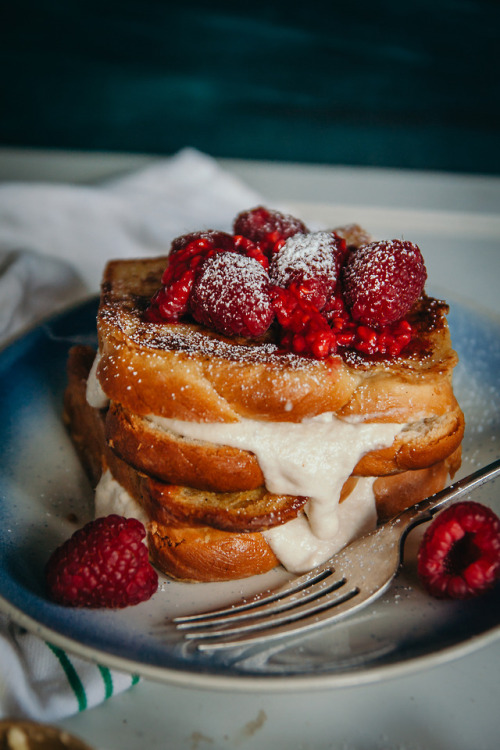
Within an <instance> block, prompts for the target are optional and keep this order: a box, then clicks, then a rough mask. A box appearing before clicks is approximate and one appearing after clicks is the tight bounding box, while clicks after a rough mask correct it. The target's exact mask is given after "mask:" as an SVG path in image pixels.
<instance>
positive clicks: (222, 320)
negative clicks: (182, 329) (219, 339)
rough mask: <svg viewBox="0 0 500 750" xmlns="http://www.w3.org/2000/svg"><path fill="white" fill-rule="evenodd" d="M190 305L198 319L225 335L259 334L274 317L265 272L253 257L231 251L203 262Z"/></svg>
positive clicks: (254, 335)
mask: <svg viewBox="0 0 500 750" xmlns="http://www.w3.org/2000/svg"><path fill="white" fill-rule="evenodd" d="M190 306H191V313H192V315H193V317H194V319H195V320H197V321H198V323H201V324H202V325H205V326H207V327H208V328H213V329H215V330H216V331H219V332H220V333H224V334H226V335H228V336H235V335H236V336H245V337H258V336H261V335H262V334H264V333H265V332H266V331H267V329H268V328H269V326H270V325H271V322H272V320H273V317H274V311H273V307H272V302H271V294H270V284H269V276H268V274H267V272H266V271H265V269H264V268H263V267H262V265H261V264H260V263H259V262H258V261H257V260H255V259H254V258H249V257H247V256H245V255H239V254H237V253H231V252H230V253H218V254H217V255H212V256H211V257H210V258H207V259H206V260H205V261H204V262H203V264H202V266H201V267H200V271H199V275H198V277H197V280H196V282H195V284H194V286H193V290H192V293H191V299H190Z"/></svg>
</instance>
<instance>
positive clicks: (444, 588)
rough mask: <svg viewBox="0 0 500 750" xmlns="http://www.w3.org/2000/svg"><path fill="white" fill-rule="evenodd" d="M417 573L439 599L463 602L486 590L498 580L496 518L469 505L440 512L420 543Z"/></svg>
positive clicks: (484, 509)
mask: <svg viewBox="0 0 500 750" xmlns="http://www.w3.org/2000/svg"><path fill="white" fill-rule="evenodd" d="M418 573H419V576H420V578H421V580H422V583H423V585H424V586H425V588H426V589H427V590H428V591H429V593H430V594H432V595H433V596H436V597H438V598H440V599H467V598H471V597H473V596H477V595H478V594H481V593H483V592H484V591H487V590H488V589H490V588H491V587H492V586H493V585H494V583H495V581H496V580H497V578H498V577H499V576H500V519H499V518H498V516H496V515H495V513H494V512H493V511H492V510H491V509H490V508H487V507H486V506H484V505H481V504H480V503H476V502H472V501H464V502H461V503H456V504H455V505H452V506H451V507H449V508H447V509H446V510H444V511H442V512H441V513H440V514H439V515H438V516H437V518H435V519H434V521H433V522H432V523H431V525H430V526H429V528H428V529H427V530H426V532H425V534H424V537H423V539H422V543H421V545H420V549H419V553H418Z"/></svg>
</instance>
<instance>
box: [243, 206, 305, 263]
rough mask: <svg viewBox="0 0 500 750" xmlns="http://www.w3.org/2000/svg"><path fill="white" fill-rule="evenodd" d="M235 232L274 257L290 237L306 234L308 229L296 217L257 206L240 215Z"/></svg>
mask: <svg viewBox="0 0 500 750" xmlns="http://www.w3.org/2000/svg"><path fill="white" fill-rule="evenodd" d="M233 231H234V233H235V234H242V235H243V236H244V237H247V238H248V239H250V240H252V242H256V243H257V244H259V245H260V247H261V248H262V250H263V251H264V252H265V253H267V254H268V255H272V254H273V252H276V250H278V249H279V248H280V247H281V245H282V244H283V242H284V241H285V240H286V239H288V237H292V236H293V235H294V234H305V233H306V232H307V231H308V229H307V227H306V225H305V224H304V223H303V222H302V221H300V219H296V218H295V216H290V215H289V214H283V213H281V212H280V211H275V210H273V209H269V208H264V206H257V207H256V208H251V209H249V210H248V211H242V212H241V213H240V214H238V216H237V217H236V219H235V220H234V224H233Z"/></svg>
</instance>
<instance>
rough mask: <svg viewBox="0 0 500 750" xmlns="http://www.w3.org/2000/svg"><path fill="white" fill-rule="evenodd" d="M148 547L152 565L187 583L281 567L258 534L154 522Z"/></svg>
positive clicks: (227, 577) (232, 577) (222, 578)
mask: <svg viewBox="0 0 500 750" xmlns="http://www.w3.org/2000/svg"><path fill="white" fill-rule="evenodd" d="M148 546H149V554H150V557H151V561H152V563H153V565H155V566H156V567H157V568H158V569H159V570H162V571H164V572H166V573H167V575H169V576H170V577H171V578H175V579H177V580H182V581H184V582H191V583H208V582H213V581H232V580H234V579H237V578H249V577H250V576H254V575H259V574H260V573H267V572H268V571H269V570H272V569H273V568H274V567H276V566H277V565H279V561H278V559H277V557H276V555H275V554H274V552H273V551H272V550H271V548H270V546H269V545H268V543H267V542H266V540H265V539H264V537H263V536H262V534H259V533H249V534H231V533H228V532H224V531H219V530H218V529H212V528H210V527H208V526H205V527H196V528H194V527H190V526H181V527H171V526H165V525H161V524H158V523H156V522H154V521H153V522H152V523H151V524H150V525H149V535H148Z"/></svg>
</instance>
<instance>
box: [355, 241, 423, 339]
mask: <svg viewBox="0 0 500 750" xmlns="http://www.w3.org/2000/svg"><path fill="white" fill-rule="evenodd" d="M426 278H427V271H426V269H425V265H424V261H423V258H422V254H421V252H420V249H419V248H418V246H417V245H415V244H413V243H412V242H407V241H403V240H387V241H384V242H372V243H370V244H369V245H364V246H363V247H360V248H359V249H358V250H354V251H353V252H352V253H351V254H350V256H349V257H348V259H347V262H346V265H345V268H344V278H343V283H344V296H345V299H346V302H347V304H348V307H349V308H350V311H351V315H352V317H353V319H354V320H356V321H359V322H360V323H363V324H365V325H368V326H372V327H373V328H382V327H384V326H387V325H390V324H391V323H396V322H397V321H399V320H401V319H402V318H404V316H405V315H406V314H407V313H408V312H409V311H410V309H411V307H412V306H413V304H414V303H415V302H416V301H417V299H418V298H419V297H420V295H421V294H422V291H423V288H424V284H425V281H426Z"/></svg>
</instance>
